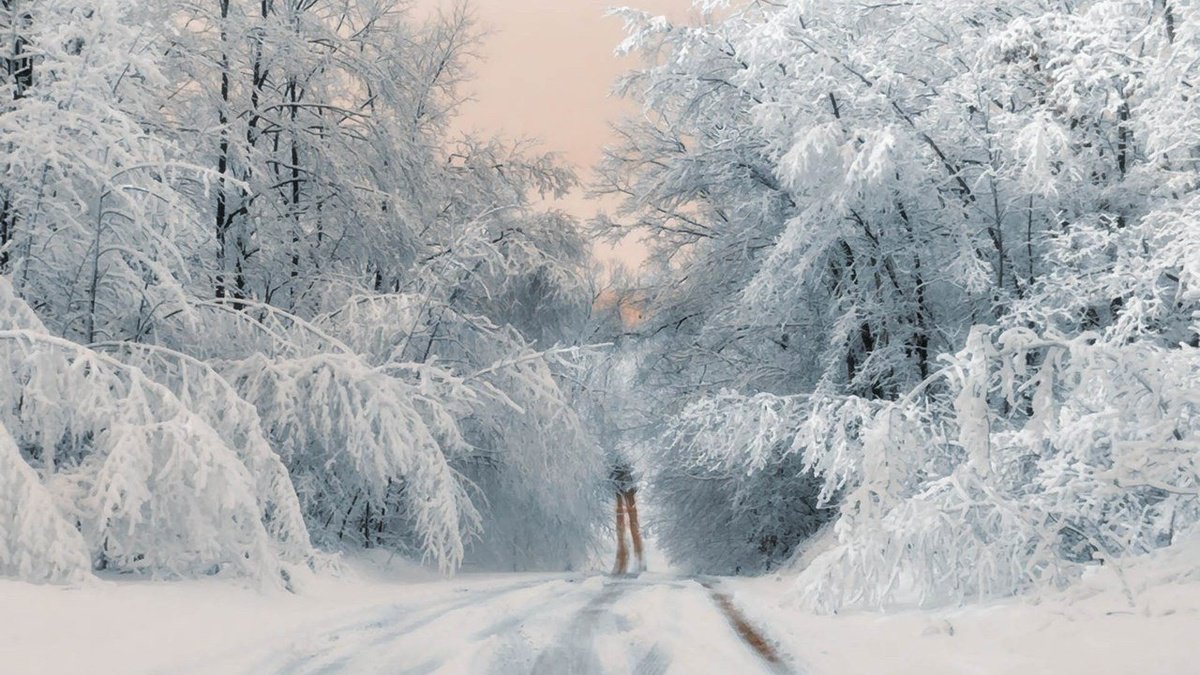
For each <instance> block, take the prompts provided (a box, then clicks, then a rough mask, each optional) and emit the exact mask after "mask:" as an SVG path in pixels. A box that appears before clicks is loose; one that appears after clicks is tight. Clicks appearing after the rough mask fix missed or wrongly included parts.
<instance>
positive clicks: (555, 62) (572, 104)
mask: <svg viewBox="0 0 1200 675" xmlns="http://www.w3.org/2000/svg"><path fill="white" fill-rule="evenodd" d="M456 3H457V0H418V5H419V6H421V7H422V8H423V9H427V10H436V9H437V8H439V7H446V8H450V7H453V6H454V5H455V4H456ZM622 5H625V6H631V7H635V8H637V9H641V10H644V11H647V12H651V13H654V14H666V15H668V16H671V17H672V18H675V19H683V18H686V17H687V16H689V14H690V9H691V0H471V2H469V7H470V8H471V10H472V12H473V14H474V15H475V16H476V17H477V19H478V22H479V24H480V26H481V27H482V28H484V29H485V30H487V31H488V32H489V34H488V36H487V37H486V39H485V40H484V42H483V44H482V45H480V47H479V50H478V51H479V57H480V58H479V59H478V60H477V61H476V62H475V63H474V67H473V70H474V72H475V78H474V79H473V80H472V81H471V82H470V83H469V85H468V87H467V90H468V93H470V94H471V95H472V98H473V100H472V101H471V102H469V103H468V104H467V105H466V106H465V107H464V109H463V116H462V118H461V119H460V121H459V125H460V126H461V127H462V128H463V129H465V130H472V129H478V130H488V131H502V132H504V133H505V134H506V135H507V136H509V137H531V138H537V139H540V140H541V142H542V146H543V147H544V148H545V149H547V150H554V151H558V152H561V153H562V154H563V156H564V157H565V158H566V160H567V161H569V162H570V163H572V164H574V165H576V167H577V169H578V171H579V174H580V177H581V178H582V179H583V180H584V182H585V184H586V183H587V182H588V181H589V179H590V175H591V167H592V166H594V165H595V163H596V161H597V160H599V159H600V153H601V150H602V148H603V147H604V146H605V144H606V143H608V142H609V139H610V138H611V133H610V131H609V128H608V125H609V123H610V122H612V121H615V120H617V119H619V118H620V117H621V115H622V114H623V113H627V112H630V111H632V110H634V108H633V107H632V106H631V104H630V103H629V102H627V101H623V100H621V99H618V98H616V97H614V96H611V95H610V93H609V92H610V91H611V89H612V84H613V82H614V81H615V80H616V78H617V76H619V75H620V74H621V73H623V72H625V71H626V70H629V69H631V68H633V67H634V66H636V65H637V59H636V58H620V57H617V56H616V55H614V53H613V50H614V49H615V48H616V46H617V44H619V43H620V41H621V40H622V39H623V37H624V32H623V30H622V29H623V26H622V22H621V20H620V19H618V18H616V17H611V16H605V15H604V12H605V10H606V9H607V8H609V7H613V6H622ZM559 206H560V208H563V209H565V210H567V211H570V212H571V213H574V214H576V215H578V216H581V217H585V218H586V217H589V216H591V215H592V214H594V213H595V212H596V210H597V209H598V208H599V206H598V204H596V203H595V202H589V201H588V200H585V199H583V197H582V195H575V196H572V197H571V198H570V199H567V200H563V201H562V202H560V203H559ZM596 254H597V257H599V258H600V259H602V260H620V261H622V262H624V263H626V264H628V265H631V266H636V265H637V264H638V263H639V262H641V260H642V259H643V257H644V251H643V249H642V247H641V246H640V245H638V243H637V242H629V241H627V242H623V243H622V244H620V245H619V246H617V247H616V248H615V249H614V248H611V247H608V246H607V245H604V244H598V245H597V247H596Z"/></svg>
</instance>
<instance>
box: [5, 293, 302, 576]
mask: <svg viewBox="0 0 1200 675" xmlns="http://www.w3.org/2000/svg"><path fill="white" fill-rule="evenodd" d="M0 300H2V301H3V302H4V303H5V304H12V302H13V301H14V297H13V296H12V293H11V287H10V286H9V285H8V283H7V281H3V280H0ZM22 317H24V318H25V319H26V320H28V319H29V318H30V317H29V313H28V312H27V311H22V310H20V309H18V310H17V311H15V312H13V313H11V314H9V315H6V316H4V317H3V318H2V319H0V363H2V364H3V367H2V368H0V423H2V424H3V426H4V427H5V428H6V429H7V430H8V433H9V434H11V436H12V438H13V439H14V440H15V442H16V444H17V447H19V448H20V456H19V457H18V458H16V461H18V462H24V463H25V464H26V465H27V466H26V467H25V469H30V468H31V469H32V470H33V471H35V472H36V476H37V479H38V481H39V482H40V486H39V487H40V489H44V490H45V491H46V493H47V494H48V495H49V496H50V499H48V500H45V499H43V500H41V502H42V503H41V506H43V507H45V506H48V505H51V504H52V505H53V509H54V512H55V514H57V517H58V518H60V519H62V520H63V521H65V522H67V523H71V524H73V525H74V526H75V527H77V528H78V530H79V532H80V533H81V535H82V539H83V541H84V542H85V543H86V547H87V548H86V550H87V551H88V553H89V554H90V555H91V558H92V564H93V565H94V566H96V567H97V568H102V569H114V570H119V571H131V572H145V573H151V574H155V575H166V576H185V575H196V574H205V573H211V572H214V571H221V570H229V571H231V572H233V573H236V574H242V575H247V576H251V577H255V578H258V579H261V580H264V581H267V582H268V583H278V580H279V572H280V570H281V567H280V565H281V561H280V553H281V549H282V548H286V544H284V543H281V542H279V541H278V540H276V539H275V538H274V537H272V533H271V532H268V529H267V525H266V521H268V520H270V519H272V518H273V517H274V514H273V513H268V512H267V511H266V510H265V509H264V506H263V505H264V504H266V503H268V502H269V501H270V498H271V496H270V495H262V496H261V497H260V495H259V487H260V484H259V483H258V482H256V479H255V475H254V474H252V473H251V468H249V467H248V466H247V464H246V463H245V461H244V459H243V456H242V454H241V453H240V452H239V451H238V450H235V449H233V448H232V447H230V446H229V445H227V444H226V442H225V440H224V439H223V438H222V437H221V435H220V434H219V433H218V432H216V431H215V430H214V429H213V428H212V427H211V426H210V425H209V424H208V423H207V422H206V421H205V420H204V419H203V418H202V417H201V416H199V415H197V414H196V413H194V412H192V411H191V410H190V409H188V407H187V406H185V405H184V404H183V403H182V402H181V401H180V399H179V398H178V397H176V396H175V394H173V393H172V392H171V391H170V390H169V389H168V388H166V387H165V386H163V385H161V384H159V383H157V382H155V381H153V380H151V379H150V378H148V377H147V376H146V375H145V374H144V373H143V372H142V371H141V370H139V369H137V368H135V367H131V366H128V365H126V364H124V363H122V362H120V361H118V360H116V359H114V358H111V357H108V356H105V355H103V354H101V353H99V352H96V351H93V350H91V349H88V348H86V347H82V346H80V345H77V344H75V343H72V342H69V341H67V340H63V339H61V338H56V337H53V336H51V335H49V334H47V333H45V332H44V330H41V329H40V328H39V327H37V326H31V327H27V326H28V324H26V325H25V326H23V325H21V323H20V321H21V318H22ZM12 459H13V458H11V457H10V458H9V461H12ZM17 468H18V469H21V467H17ZM254 468H255V469H258V468H260V467H254ZM29 477H30V474H29V472H28V471H27V470H19V471H18V472H17V478H16V480H17V481H18V482H17V483H15V484H13V485H11V487H12V488H13V490H14V491H15V494H16V495H18V497H20V496H21V495H24V498H25V499H28V498H30V497H29V495H39V494H41V492H40V491H39V490H36V489H34V488H33V487H32V486H30V485H29V484H28V480H29ZM29 517H33V516H32V515H31V516H29ZM40 517H43V518H47V519H50V518H52V516H51V515H50V514H43V515H42V516H40ZM18 532H19V533H24V534H26V535H28V534H30V532H29V530H28V529H27V528H21V529H19V530H18ZM276 533H279V530H276ZM41 546H42V542H41V541H40V539H39V538H37V537H35V538H33V539H18V540H16V541H12V542H10V545H9V550H10V556H15V555H27V556H32V555H35V552H37V551H39V550H40V547H41ZM22 549H24V550H22ZM59 550H60V551H61V550H63V549H61V548H60V549H59ZM293 550H294V549H293ZM64 560H65V559H64V558H62V557H60V558H58V559H56V560H45V561H43V564H44V567H34V568H31V567H30V565H29V564H23V565H22V566H21V569H20V571H22V572H23V573H29V574H32V575H33V576H34V577H38V576H40V575H47V574H51V573H52V572H51V570H54V569H64V568H66V563H65V562H64Z"/></svg>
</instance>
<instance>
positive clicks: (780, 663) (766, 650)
mask: <svg viewBox="0 0 1200 675" xmlns="http://www.w3.org/2000/svg"><path fill="white" fill-rule="evenodd" d="M697 581H699V583H700V585H702V586H704V587H705V588H706V589H708V593H709V597H710V598H711V599H712V601H713V604H715V605H716V606H717V609H719V610H721V614H723V615H724V616H725V619H726V620H727V621H728V622H729V625H730V627H731V628H733V630H734V632H735V633H737V635H738V637H739V638H741V639H742V642H745V643H746V644H747V645H749V646H750V648H751V649H753V650H754V652H755V653H756V654H758V655H759V657H761V658H762V660H763V661H766V663H767V665H768V667H769V668H770V669H771V671H772V672H776V673H792V672H796V671H794V670H793V669H792V668H791V667H789V665H788V659H786V658H785V657H784V656H783V654H782V653H781V652H780V651H779V648H778V646H777V643H776V642H775V641H774V640H769V639H767V638H766V637H765V636H764V635H763V634H762V633H761V632H759V630H758V629H757V628H755V626H754V625H753V624H752V623H750V621H749V619H747V618H746V615H745V614H743V613H742V611H741V610H740V609H738V607H737V605H735V604H734V602H733V597H732V596H730V595H729V594H728V593H723V592H721V591H720V590H718V589H717V585H716V583H714V582H713V581H711V580H708V579H698V580H697Z"/></svg>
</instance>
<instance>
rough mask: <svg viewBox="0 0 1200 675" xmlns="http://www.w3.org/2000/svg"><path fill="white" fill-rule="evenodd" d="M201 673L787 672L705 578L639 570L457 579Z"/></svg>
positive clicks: (204, 668) (774, 652)
mask: <svg viewBox="0 0 1200 675" xmlns="http://www.w3.org/2000/svg"><path fill="white" fill-rule="evenodd" d="M198 672H213V673H215V672H220V673H229V672H245V673H280V674H284V673H286V674H288V675H291V674H299V675H303V674H316V673H553V674H560V673H562V674H566V673H579V674H590V673H646V674H657V673H673V672H677V673H699V672H726V673H772V672H794V669H793V668H790V667H789V666H788V665H786V660H785V657H782V656H780V655H779V652H778V651H777V648H776V647H775V646H774V645H773V644H771V642H770V640H769V639H767V638H765V637H764V636H763V635H762V634H761V633H760V632H759V631H758V630H757V629H756V628H753V627H751V626H750V625H749V623H748V622H746V620H745V619H744V618H742V617H741V615H740V612H739V611H738V610H737V609H736V601H734V600H732V599H731V598H730V596H728V595H727V594H723V593H721V592H720V591H719V587H718V586H716V585H715V584H713V583H711V582H709V583H707V585H706V584H702V583H701V582H700V581H697V580H694V579H687V578H677V577H667V576H656V575H645V576H642V577H640V578H636V579H635V578H621V579H614V578H608V577H603V576H591V577H583V578H581V577H563V576H554V577H547V578H525V579H522V580H520V581H515V582H506V583H499V584H496V583H492V584H487V585H482V586H476V585H471V584H464V585H463V586H461V587H458V588H455V589H453V590H452V591H448V592H447V593H445V594H443V595H441V596H440V597H437V598H436V599H431V598H426V599H423V601H422V602H420V603H413V604H397V605H392V606H385V607H377V608H374V609H371V610H369V611H366V612H364V613H362V614H360V615H356V616H353V617H348V618H346V617H344V618H343V619H341V620H339V622H338V623H336V624H323V625H319V626H314V627H311V628H309V629H305V630H303V631H300V632H293V633H290V634H289V635H287V636H284V637H281V638H280V639H279V641H278V642H276V643H273V644H268V645H264V648H263V649H262V650H261V651H260V652H257V653H256V652H254V651H251V652H249V653H246V652H243V653H241V654H238V655H236V656H230V657H228V658H226V659H217V660H215V661H213V662H210V663H207V664H205V665H204V666H202V667H201V668H200V669H199V671H198Z"/></svg>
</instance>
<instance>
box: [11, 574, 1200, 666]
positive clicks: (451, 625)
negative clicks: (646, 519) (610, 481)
mask: <svg viewBox="0 0 1200 675" xmlns="http://www.w3.org/2000/svg"><path fill="white" fill-rule="evenodd" d="M1127 577H1128V575H1127ZM1126 582H1127V584H1128V585H1129V587H1130V594H1127V593H1126V592H1125V588H1126V586H1124V585H1122V584H1120V583H1114V577H1113V575H1105V574H1097V575H1095V576H1094V577H1093V578H1092V579H1089V580H1087V581H1085V582H1084V583H1083V584H1082V585H1080V586H1079V587H1077V588H1075V589H1073V590H1071V591H1070V592H1068V593H1066V594H1060V595H1057V596H1043V597H1041V598H1040V599H1039V600H1038V601H1031V600H1027V599H1026V600H1010V601H1005V602H1001V603H995V604H991V605H987V606H979V607H973V608H967V609H960V610H953V611H939V612H922V611H909V612H900V613H889V614H886V615H885V614H855V615H843V616H837V617H817V616H813V615H810V614H807V613H805V612H803V611H800V610H798V609H796V608H795V607H792V606H790V605H789V602H790V600H789V598H790V597H791V588H792V581H791V579H790V577H777V578H772V577H766V578H761V579H716V580H707V579H705V580H697V579H691V578H686V577H681V576H677V575H670V574H645V575H642V576H641V577H639V578H637V579H611V578H608V577H605V576H601V575H586V574H575V575H561V574H560V575H531V574H505V575H480V574H466V575H462V576H460V577H458V578H456V579H453V580H444V579H440V578H437V577H434V576H432V575H430V574H428V573H425V572H423V571H420V570H414V569H411V568H406V567H397V566H392V568H391V569H390V570H385V569H381V568H380V567H378V566H368V565H364V564H361V563H356V564H350V565H348V569H347V572H346V574H344V575H343V576H342V577H340V578H332V577H315V578H312V579H307V580H305V583H304V587H303V591H302V592H301V593H300V594H295V595H292V594H286V593H282V592H280V593H272V594H263V593H261V592H259V591H256V590H252V589H247V588H244V587H240V586H237V585H233V584H231V583H229V582H226V581H220V580H204V581H188V582H178V583H153V582H131V581H127V580H120V581H111V580H110V581H103V582H99V583H94V584H89V585H86V586H83V587H77V588H70V589H64V588H59V587H51V586H35V585H31V584H24V583H18V582H11V581H2V582H0V623H2V624H3V630H0V672H3V673H5V674H6V675H8V674H11V675H24V674H26V673H29V674H33V673H37V674H55V673H79V672H87V673H93V674H101V673H221V674H225V673H255V674H257V673H336V672H347V673H372V672H378V673H399V672H405V673H407V672H413V673H427V672H439V673H443V672H444V673H530V672H534V673H755V672H772V671H781V670H784V671H791V672H803V673H812V674H820V673H868V672H871V673H888V674H902V673H914V674H915V673H920V674H921V675H933V674H936V673H1021V674H1022V675H1030V674H1032V673H1055V674H1070V673H1079V674H1081V675H1082V674H1084V673H1086V674H1087V675H1097V674H1105V673H1113V674H1117V673H1156V674H1157V673H1163V674H1172V673H1178V674H1180V675H1183V674H1186V673H1195V672H1197V664H1200V640H1197V638H1196V636H1198V635H1200V611H1198V610H1200V583H1180V584H1167V585H1158V586H1153V587H1148V588H1147V587H1138V584H1139V579H1137V578H1134V579H1132V580H1130V579H1128V578H1127V579H1126ZM707 586H711V587H712V588H711V589H710V588H709V587H707ZM718 593H723V594H725V595H726V596H727V597H728V598H729V599H730V600H731V601H732V604H733V605H734V606H735V607H736V611H737V613H738V614H741V615H743V616H744V617H745V618H746V619H748V622H749V624H751V625H752V626H753V627H754V629H755V630H756V631H757V632H758V633H759V634H760V635H761V636H762V637H764V638H765V639H766V640H767V641H768V642H769V643H770V645H771V647H772V648H773V649H774V650H776V651H777V653H778V654H779V656H780V657H781V660H782V664H776V665H773V664H771V663H769V662H768V661H767V660H766V659H765V658H764V657H763V655H762V654H761V653H759V652H758V651H756V649H755V648H753V647H752V646H751V645H750V643H749V642H750V641H749V640H747V639H746V636H745V635H744V634H739V631H738V628H737V625H736V621H734V620H733V619H732V618H731V617H730V615H729V614H728V612H727V611H725V610H723V609H722V608H721V602H720V601H719V600H718V597H717V595H718ZM1131 596H1132V597H1133V602H1132V604H1131V603H1130V601H1129V597H1131Z"/></svg>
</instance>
